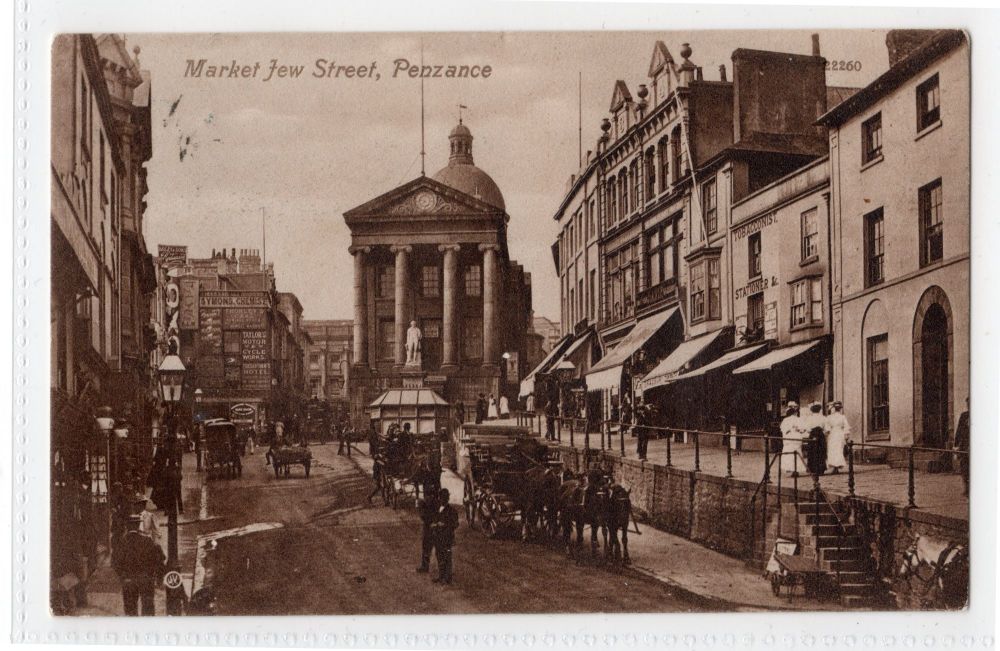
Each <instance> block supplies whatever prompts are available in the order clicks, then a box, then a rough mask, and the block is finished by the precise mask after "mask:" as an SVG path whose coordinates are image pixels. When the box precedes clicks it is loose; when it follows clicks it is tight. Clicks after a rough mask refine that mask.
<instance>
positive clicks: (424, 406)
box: [368, 389, 451, 434]
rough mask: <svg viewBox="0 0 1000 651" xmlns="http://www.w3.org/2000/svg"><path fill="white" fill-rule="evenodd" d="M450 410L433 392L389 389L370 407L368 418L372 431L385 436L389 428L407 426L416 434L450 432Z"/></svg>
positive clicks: (430, 390) (442, 399)
mask: <svg viewBox="0 0 1000 651" xmlns="http://www.w3.org/2000/svg"><path fill="white" fill-rule="evenodd" d="M450 411H451V406H450V405H449V404H448V403H447V402H445V400H444V398H442V397H441V396H439V395H438V394H437V393H436V392H435V391H433V390H432V389H389V390H388V391H386V392H385V393H383V394H382V395H380V396H379V397H378V398H376V399H375V400H374V401H373V402H372V403H371V404H370V405H368V414H369V418H371V421H372V424H373V425H374V426H375V430H376V431H377V432H379V433H381V434H386V433H388V430H389V425H391V424H393V423H397V424H399V425H400V426H402V425H403V424H405V423H409V424H410V428H411V429H412V430H413V432H414V433H415V434H433V433H436V432H440V431H441V430H442V429H445V430H449V429H450V428H449V427H448V418H449V413H450Z"/></svg>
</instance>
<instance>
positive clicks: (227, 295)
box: [198, 289, 271, 309]
mask: <svg viewBox="0 0 1000 651" xmlns="http://www.w3.org/2000/svg"><path fill="white" fill-rule="evenodd" d="M198 305H200V306H201V307H262V308H267V309H270V307H271V295H270V294H268V293H267V292H232V291H226V290H216V289H212V290H204V291H202V292H201V293H200V295H199V296H198Z"/></svg>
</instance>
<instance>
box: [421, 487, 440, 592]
mask: <svg viewBox="0 0 1000 651" xmlns="http://www.w3.org/2000/svg"><path fill="white" fill-rule="evenodd" d="M439 493H440V492H439ZM439 493H435V494H433V495H428V496H427V497H425V498H424V499H422V500H420V505H419V509H418V510H419V513H420V522H421V523H422V525H423V526H422V527H421V535H420V567H418V568H417V572H420V573H422V574H426V573H427V572H430V570H431V551H432V550H433V549H434V544H433V542H432V541H431V524H433V522H434V518H435V517H436V515H437V512H438V506H439V505H438V495H439Z"/></svg>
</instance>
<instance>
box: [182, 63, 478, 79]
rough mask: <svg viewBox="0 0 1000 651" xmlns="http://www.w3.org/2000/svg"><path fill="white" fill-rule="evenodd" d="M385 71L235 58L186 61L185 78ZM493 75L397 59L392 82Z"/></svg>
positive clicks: (368, 75)
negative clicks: (248, 60)
mask: <svg viewBox="0 0 1000 651" xmlns="http://www.w3.org/2000/svg"><path fill="white" fill-rule="evenodd" d="M382 69H383V68H382V67H381V66H379V64H378V62H377V61H372V62H370V63H367V62H366V63H363V64H344V63H342V62H338V61H336V60H335V59H323V58H319V59H316V60H315V61H313V63H312V65H311V66H309V65H306V64H298V63H282V62H281V61H279V60H278V59H271V60H270V61H268V62H267V63H261V62H260V61H254V62H253V63H248V62H240V61H237V60H236V59H232V60H230V61H229V62H228V63H223V64H217V63H213V62H210V61H209V60H208V59H187V60H186V63H185V68H184V76H185V77H193V78H205V79H259V80H260V81H271V80H273V79H302V78H313V79H370V80H372V81H379V80H381V79H382V72H381V70H382ZM492 74H493V67H492V66H490V65H489V64H478V63H477V64H462V65H454V64H444V65H439V64H435V65H429V64H418V63H411V62H410V60H409V59H395V60H393V62H392V72H391V73H390V77H391V78H392V79H421V78H423V79H432V78H441V79H488V78H489V77H490V75H492Z"/></svg>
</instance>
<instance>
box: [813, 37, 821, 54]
mask: <svg viewBox="0 0 1000 651" xmlns="http://www.w3.org/2000/svg"><path fill="white" fill-rule="evenodd" d="M812 46H813V56H814V57H818V56H820V53H819V34H813V35H812Z"/></svg>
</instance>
